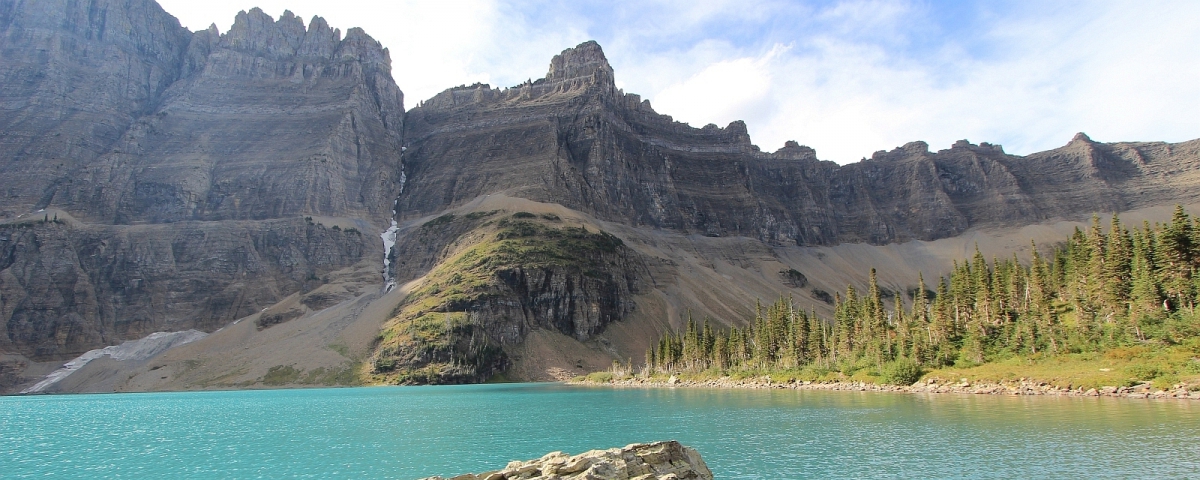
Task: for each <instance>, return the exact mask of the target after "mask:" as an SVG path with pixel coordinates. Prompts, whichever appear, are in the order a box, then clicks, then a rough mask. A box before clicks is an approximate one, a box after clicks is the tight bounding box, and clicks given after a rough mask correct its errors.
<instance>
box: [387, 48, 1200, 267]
mask: <svg viewBox="0 0 1200 480" xmlns="http://www.w3.org/2000/svg"><path fill="white" fill-rule="evenodd" d="M405 141H406V142H407V143H408V144H409V145H410V146H411V149H410V154H409V155H408V156H407V157H406V172H407V173H408V175H409V178H410V179H412V182H413V184H419V185H422V187H424V188H413V189H408V190H406V191H405V192H404V193H403V194H401V196H400V200H399V204H398V205H399V206H400V208H399V210H398V213H399V215H401V216H402V217H413V216H419V215H422V214H428V213H430V212H435V211H438V210H439V209H443V208H446V207H448V206H453V205H459V204H462V203H464V202H466V201H469V200H470V199H473V198H475V197H477V196H479V195H485V194H488V193H491V192H497V191H504V192H509V194H512V195H519V196H522V197H525V198H531V199H535V200H538V201H544V202H549V203H559V204H562V205H565V206H568V207H570V208H573V209H577V210H581V211H585V212H588V213H592V214H595V215H597V216H598V217H600V218H604V219H606V220H610V221H614V222H621V223H624V224H630V225H640V226H649V227H655V228H665V229H671V230H677V231H683V232H694V233H699V234H705V235H712V236H747V237H752V238H758V239H761V240H763V241H766V242H769V243H772V244H780V245H784V244H792V245H832V244H838V243H844V242H867V243H872V244H885V243H891V242H903V241H908V240H914V239H919V240H932V239H937V238H945V237H950V236H954V235H957V234H960V233H962V232H963V231H965V230H967V229H968V228H972V227H977V226H984V225H992V226H1005V225H1021V224H1028V223H1032V222H1037V221H1042V220H1046V219H1050V218H1059V217H1064V216H1065V217H1069V216H1073V215H1078V214H1080V212H1088V213H1090V212H1097V211H1105V212H1111V211H1124V210H1130V209H1134V208H1139V207H1142V206H1147V205H1154V204H1159V203H1161V202H1171V201H1180V200H1192V199H1196V198H1200V197H1198V195H1200V193H1198V192H1200V190H1197V188H1196V187H1197V186H1200V177H1197V174H1196V172H1197V170H1198V169H1200V163H1198V161H1200V142H1197V141H1191V142H1186V143H1182V144H1166V143H1117V144H1101V143H1097V142H1093V141H1091V140H1090V139H1089V138H1088V137H1087V136H1086V135H1083V134H1080V135H1077V136H1076V137H1075V138H1074V139H1073V140H1072V141H1071V143H1069V144H1068V145H1066V146H1064V147H1062V148H1059V149H1056V150H1051V151H1048V152H1042V153H1038V154H1034V155H1030V156H1028V157H1020V156H1015V155H1008V154H1005V153H1004V150H1003V148H1001V147H1000V146H997V145H990V144H987V143H982V144H979V145H974V144H971V143H968V142H967V141H965V140H964V141H959V142H957V143H955V144H954V145H953V146H951V147H950V148H949V149H946V150H940V151H937V152H931V151H930V150H929V147H928V145H927V144H926V143H924V142H912V143H909V144H906V145H904V146H902V147H898V148H896V149H894V150H892V151H890V152H884V151H880V152H876V153H875V154H874V155H873V156H872V157H871V158H870V159H864V160H863V161H861V162H858V163H854V164H850V165H845V166H839V165H837V164H835V163H833V162H828V161H820V160H818V159H817V156H816V152H814V151H813V150H812V149H811V148H808V147H804V146H801V145H799V144H797V143H796V142H788V143H787V145H785V146H783V148H781V149H779V150H777V151H775V152H773V153H766V152H762V151H760V150H759V148H758V147H756V146H755V145H753V144H752V143H751V141H750V137H749V135H748V134H747V132H746V126H745V124H743V123H742V122H740V121H739V122H733V123H731V124H729V125H728V126H726V127H724V128H720V127H717V126H716V125H708V126H705V127H703V128H693V127H691V126H689V125H687V124H683V123H680V122H675V121H673V120H672V119H671V117H669V116H666V115H661V114H658V113H656V112H655V111H654V110H653V109H652V108H651V107H650V103H649V102H648V101H644V100H641V99H640V97H638V96H637V95H634V94H627V93H624V92H622V91H620V90H618V89H617V88H616V87H615V84H614V82H613V71H612V67H610V66H609V64H608V62H607V60H606V59H605V57H604V53H603V52H602V51H601V49H600V46H599V45H597V44H596V43H595V42H587V43H584V44H581V45H579V46H577V47H576V48H573V49H568V50H566V51H564V52H563V53H562V54H561V55H559V56H556V57H555V58H554V60H552V61H551V64H550V71H549V72H548V73H547V75H546V77H545V78H542V79H539V80H537V81H533V82H530V83H526V84H523V85H518V86H515V87H512V88H507V89H495V88H491V87H490V86H488V85H482V84H479V85H472V86H469V87H459V88H454V89H450V90H446V91H444V92H442V93H440V94H438V95H437V96H435V97H434V98H432V99H430V100H428V101H425V102H423V103H422V104H421V105H419V106H418V107H416V108H414V109H412V110H410V111H409V113H408V119H407V126H406V130H405ZM468 166H469V168H468ZM427 187H433V188H427Z"/></svg>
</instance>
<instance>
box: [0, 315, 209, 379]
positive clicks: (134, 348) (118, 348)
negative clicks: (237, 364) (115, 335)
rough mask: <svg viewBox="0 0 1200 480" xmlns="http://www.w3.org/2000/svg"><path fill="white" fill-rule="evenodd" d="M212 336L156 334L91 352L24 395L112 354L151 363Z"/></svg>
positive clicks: (185, 333)
mask: <svg viewBox="0 0 1200 480" xmlns="http://www.w3.org/2000/svg"><path fill="white" fill-rule="evenodd" d="M207 336H208V334H207V333H204V332H201V331H199V330H186V331H182V332H154V333H151V334H150V335H147V336H146V337H145V338H140V339H137V340H130V341H128V342H125V343H122V344H120V345H113V346H108V347H104V348H97V349H95V350H90V351H88V352H87V353H85V354H83V355H80V356H79V357H77V358H75V359H74V360H71V361H69V362H67V363H64V364H63V366H62V367H59V369H58V370H55V371H53V372H50V374H49V375H46V377H45V378H43V379H42V381H40V382H38V383H37V384H36V385H34V386H32V387H29V388H26V389H24V390H21V393H38V392H41V391H43V390H45V389H47V388H49V387H50V386H51V385H54V384H55V383H58V382H59V381H61V380H62V379H64V378H67V377H68V376H70V375H71V374H72V373H75V371H77V370H79V369H81V368H83V366H84V365H87V364H88V362H91V361H92V360H95V359H97V358H100V357H103V356H105V355H108V356H110V357H112V358H113V359H114V360H148V359H150V358H153V357H154V356H156V355H158V354H160V353H162V352H165V351H167V350H168V349H170V348H172V347H178V346H180V345H183V344H187V343H192V342H194V341H196V340H199V339H201V338H204V337H207Z"/></svg>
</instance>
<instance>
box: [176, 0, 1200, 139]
mask: <svg viewBox="0 0 1200 480" xmlns="http://www.w3.org/2000/svg"><path fill="white" fill-rule="evenodd" d="M160 3H162V4H163V6H164V8H165V9H166V10H167V11H168V12H171V13H172V14H174V15H176V16H177V17H179V18H180V20H181V22H182V23H183V24H184V25H185V26H187V27H189V28H191V29H193V30H197V29H201V28H205V27H207V26H208V25H209V24H210V23H216V25H217V27H218V28H219V29H220V30H221V31H222V32H224V31H225V30H227V29H228V28H229V25H230V24H232V22H233V17H234V15H235V14H236V13H237V11H239V10H245V9H249V8H251V7H254V6H259V7H261V8H263V10H264V11H266V12H267V13H269V14H271V15H275V16H278V15H279V14H281V13H282V12H283V10H284V9H290V10H292V11H293V12H294V13H296V14H297V15H300V16H301V17H302V18H305V19H306V20H307V19H308V18H311V16H313V15H320V16H323V17H325V18H326V19H327V20H328V21H329V22H330V24H331V25H333V26H334V27H339V28H341V29H342V30H343V31H344V30H346V29H347V28H350V27H355V26H359V27H363V28H364V29H366V31H367V33H369V34H371V35H372V36H374V37H375V38H376V39H378V40H380V41H381V42H382V43H383V44H384V46H387V47H389V49H390V50H391V56H392V60H393V77H395V79H396V82H397V83H398V84H399V85H400V88H401V89H402V90H404V92H405V95H406V106H408V107H410V108H411V107H412V106H414V105H416V104H417V102H418V101H420V100H422V99H425V98H428V97H430V96H432V95H433V94H435V93H437V92H438V91H441V90H442V89H445V88H448V87H451V86H454V85H461V84H471V83H475V82H485V83H490V84H492V85H493V86H510V85H515V84H518V83H520V82H522V81H525V80H526V79H529V78H538V77H541V76H543V75H545V72H546V68H547V66H548V64H549V60H550V57H552V56H553V55H554V54H556V53H558V52H560V51H561V50H562V49H564V48H567V47H570V46H574V45H576V44H578V43H580V42H582V41H585V40H589V39H594V40H597V41H599V42H600V44H601V45H602V46H603V47H604V50H605V53H606V54H607V56H608V58H609V61H610V62H611V63H612V64H613V68H614V70H615V71H616V77H617V82H618V86H620V87H622V88H624V89H625V91H627V92H631V93H638V94H640V95H642V97H643V98H647V99H649V100H650V101H651V103H652V104H653V105H654V107H655V109H656V110H657V111H659V112H660V113H664V114H668V115H671V116H673V117H675V118H676V119H677V120H680V121H686V122H688V123H690V124H692V125H694V126H703V125H705V124H707V123H716V124H718V125H722V126H723V125H725V124H728V123H729V122H730V121H733V120H745V121H746V122H747V125H748V127H749V129H750V134H751V137H752V138H753V140H754V142H755V143H756V144H757V145H759V146H760V147H761V148H762V149H763V150H767V151H773V150H775V149H777V148H779V147H780V146H782V145H783V142H784V141H786V140H796V141H798V142H800V143H801V144H806V145H809V146H812V147H814V148H816V150H817V155H818V156H819V157H820V158H822V159H827V160H833V161H837V162H839V163H848V162H853V161H857V160H858V159H859V158H862V157H867V156H870V155H871V153H872V152H874V151H876V150H887V149H891V148H895V147H896V146H899V145H902V144H904V143H906V142H909V141H912V140H925V141H927V142H929V144H930V146H931V148H932V149H935V150H936V149H942V148H948V147H949V146H950V144H952V143H953V142H954V141H955V140H958V139H969V140H970V141H972V142H975V143H978V142H991V143H998V144H1002V145H1004V147H1005V149H1006V151H1008V152H1009V153H1015V154H1028V153H1032V152H1035V151H1040V150H1045V149H1050V148H1054V147H1057V146H1060V145H1063V144H1065V143H1066V142H1067V141H1068V140H1070V138H1071V136H1072V135H1074V133H1075V132H1079V131H1083V132H1086V133H1088V134H1089V135H1090V136H1091V137H1092V138H1093V139H1096V140H1099V141H1110V142H1111V141H1129V140H1145V141H1150V140H1165V141H1173V142H1177V141H1184V140H1190V139H1193V138H1198V137H1200V115H1198V114H1197V112H1200V2H1196V1H1174V2H1156V1H1138V2H1106V1H1099V0H1097V1H1087V2H1070V1H1035V2H1002V1H974V2H972V1H908V0H853V1H850V0H847V1H832V0H830V1H770V0H740V1H726V0H710V1H696V0H690V1H681V0H661V1H652V0H643V1H631V2H602V1H593V0H583V1H576V2H553V1H536V0H529V1H512V0H469V1H452V0H445V1H436V2H435V1H428V0H423V1H387V2H378V1H377V2H371V1H357V0H341V1H339V2H328V1H323V0H209V1H206V2H194V1H191V0H160Z"/></svg>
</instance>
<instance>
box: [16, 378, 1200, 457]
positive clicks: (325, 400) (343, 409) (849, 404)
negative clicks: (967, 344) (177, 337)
mask: <svg viewBox="0 0 1200 480" xmlns="http://www.w3.org/2000/svg"><path fill="white" fill-rule="evenodd" d="M664 439H677V440H679V441H681V442H683V443H684V444H685V445H690V446H693V447H695V448H696V449H697V450H699V451H700V453H701V454H702V455H703V456H704V458H705V460H706V461H707V462H708V465H709V466H710V467H711V468H712V470H713V472H714V473H715V474H716V476H717V478H808V477H852V478H862V477H956V478H961V477H980V478H1034V477H1055V478H1081V477H1134V476H1136V477H1152V476H1153V477H1171V478H1180V477H1194V476H1197V475H1200V405H1196V402H1188V401H1146V400H1124V399H1112V398H1028V397H1000V396H989V395H979V396H955V395H932V396H922V395H904V394H881V393H851V392H823V391H790V390H788V391H782V390H780V391H761V390H703V389H610V388H591V387H571V386H563V385H557V384H512V385H473V386H448V387H378V388H344V389H318V390H261V391H237V392H187V393H144V394H112V395H59V396H27V397H0V476H2V477H5V478H25V477H43V476H61V477H69V478H85V477H86V478H109V477H125V478H129V477H135V478H145V477H156V478H168V477H169V478H276V477H287V478H292V477H307V478H417V477H422V476H427V475H435V474H440V475H450V474H458V473H465V472H480V471H485V470H491V469H495V468H500V467H503V466H504V465H505V464H506V463H507V462H508V461H509V460H518V459H520V460H525V459H530V458H536V457H540V456H542V455H543V454H545V453H547V452H550V451H554V450H563V451H566V452H568V453H579V452H581V451H585V450H590V449H595V448H609V447H614V446H624V445H626V444H629V443H635V442H645V441H653V440H664Z"/></svg>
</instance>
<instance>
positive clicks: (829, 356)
mask: <svg viewBox="0 0 1200 480" xmlns="http://www.w3.org/2000/svg"><path fill="white" fill-rule="evenodd" d="M1031 245H1032V249H1031V252H1032V254H1031V258H1029V259H1027V261H1025V262H1022V261H1021V260H1020V259H1018V258H1017V256H1016V255H1015V254H1014V256H1013V257H1012V258H1007V259H996V258H993V259H992V260H991V261H990V262H989V261H987V260H986V259H985V258H984V256H983V254H982V253H980V252H979V249H978V247H976V249H975V254H974V256H973V257H972V258H971V259H970V260H964V261H962V262H957V261H956V262H955V263H954V266H953V268H952V269H951V272H950V273H949V275H947V276H945V277H942V278H940V279H939V280H938V281H937V282H936V283H935V285H934V287H933V289H932V290H931V289H930V288H929V287H928V286H927V284H926V282H925V279H924V278H923V276H922V275H920V274H918V277H917V285H916V288H911V289H909V291H908V292H907V295H905V294H896V295H894V296H892V295H888V294H887V293H890V292H885V291H883V290H881V289H880V287H879V284H878V281H877V279H876V273H875V270H874V269H871V272H870V277H869V281H868V284H867V290H866V291H865V292H859V291H858V290H857V289H855V288H854V286H853V285H850V286H847V287H846V290H845V291H844V292H839V293H838V294H836V295H835V298H834V314H833V318H830V319H825V318H820V317H818V316H817V315H816V313H815V312H814V311H813V310H809V311H805V310H804V309H802V308H800V307H799V306H798V305H796V303H795V302H794V301H793V300H792V299H791V298H785V297H782V296H781V297H780V298H779V299H777V300H775V301H774V302H772V303H771V304H769V305H767V306H765V307H764V306H763V305H762V304H761V303H758V304H756V306H755V315H754V318H753V319H751V320H750V322H749V324H748V325H746V326H745V327H744V328H737V327H734V328H730V329H728V330H723V329H718V328H715V327H714V326H713V324H712V322H711V321H710V320H708V319H705V320H704V321H703V323H698V322H696V321H695V320H694V319H692V318H691V315H690V313H689V314H688V319H687V320H686V326H685V328H684V329H683V331H681V332H678V333H674V334H667V335H664V336H663V337H661V338H660V339H659V341H658V342H657V344H656V345H655V346H653V347H652V348H650V349H649V350H648V351H647V352H646V365H647V368H648V369H649V370H650V371H651V372H675V371H703V370H708V369H718V370H787V369H798V368H804V367H808V366H816V367H819V368H828V369H831V370H842V371H845V370H846V369H847V368H849V369H854V368H862V367H863V366H868V365H874V366H877V367H882V366H884V365H886V364H889V363H891V364H895V363H897V362H902V363H905V364H908V365H914V364H915V365H916V366H918V368H936V367H942V366H947V365H966V366H969V365H973V364H979V363H983V362H987V361H989V360H994V359H997V358H1004V357H1007V356H1012V355H1038V354H1041V355H1055V354H1060V353H1071V352H1087V351H1101V350H1104V349H1108V348H1112V347H1117V346H1126V345H1133V344H1160V345H1161V344H1173V343H1176V342H1180V341H1182V340H1183V339H1185V338H1187V337H1192V336H1196V335H1200V318H1198V317H1197V315H1196V306H1197V303H1200V298H1198V295H1200V274H1198V273H1197V271H1198V270H1200V218H1198V219H1192V218H1190V217H1189V216H1188V214H1187V213H1186V212H1185V211H1184V209H1183V207H1182V206H1176V208H1175V212H1174V215H1173V216H1172V218H1171V221H1170V222H1169V223H1166V224H1157V223H1156V224H1154V225H1150V224H1149V223H1148V222H1144V223H1143V224H1142V225H1141V226H1135V227H1133V228H1130V227H1128V226H1126V225H1124V224H1122V223H1121V220H1120V218H1118V217H1117V216H1116V215H1114V216H1113V217H1112V220H1111V222H1110V224H1109V226H1108V228H1107V231H1105V229H1104V228H1102V226H1101V221H1100V219H1099V217H1095V216H1093V219H1092V224H1091V226H1090V228H1087V229H1086V230H1084V229H1080V228H1076V229H1075V232H1074V234H1073V235H1071V236H1070V237H1069V238H1068V239H1067V240H1066V241H1065V242H1064V243H1061V244H1059V245H1057V246H1056V247H1055V248H1053V251H1052V254H1051V255H1048V256H1044V255H1042V254H1041V253H1040V252H1039V250H1038V247H1037V245H1036V244H1032V243H1031ZM906 296H907V305H906V301H905V300H906V299H905V297H906ZM889 297H891V298H889ZM914 380H915V378H914Z"/></svg>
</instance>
